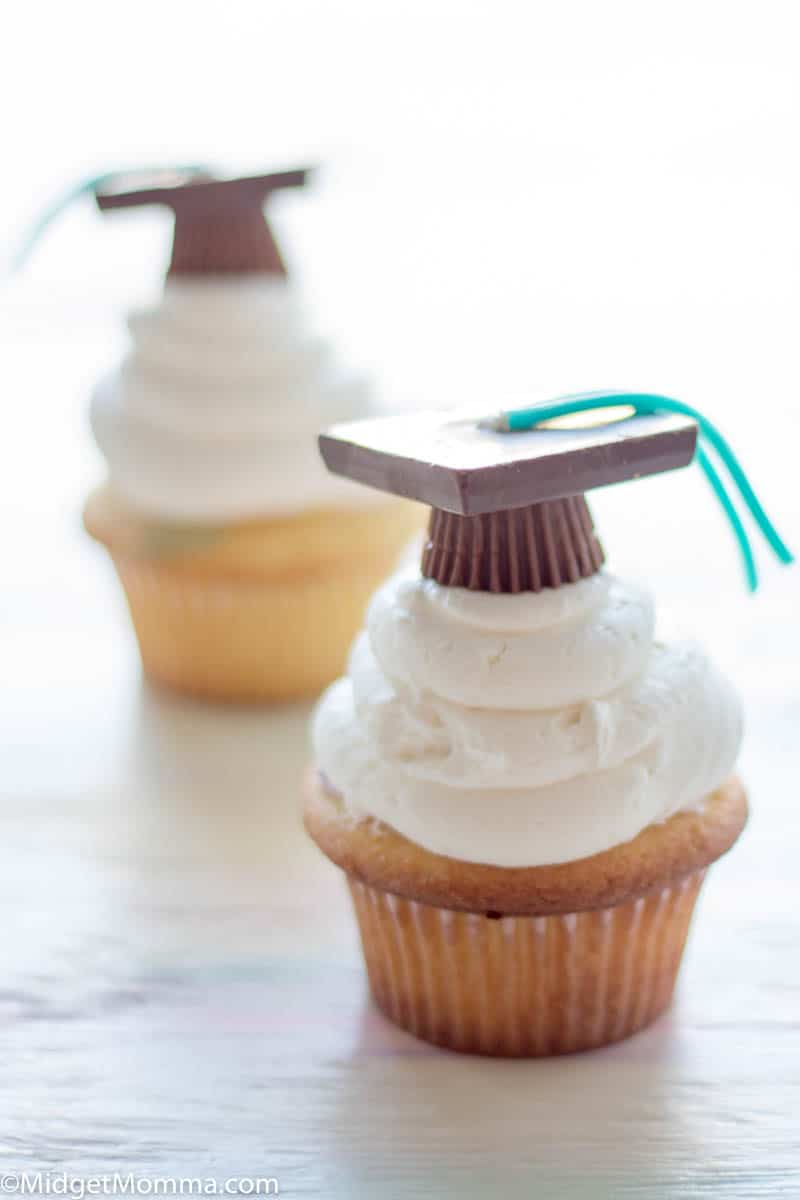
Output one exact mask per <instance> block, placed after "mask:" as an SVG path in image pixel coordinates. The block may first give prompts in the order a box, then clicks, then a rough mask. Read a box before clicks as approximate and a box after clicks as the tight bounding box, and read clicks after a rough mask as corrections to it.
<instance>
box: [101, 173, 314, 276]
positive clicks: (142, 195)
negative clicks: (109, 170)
mask: <svg viewBox="0 0 800 1200" xmlns="http://www.w3.org/2000/svg"><path fill="white" fill-rule="evenodd" d="M308 176H309V171H308V170H305V169H302V170H296V171H280V172H278V173H277V174H272V175H251V176H247V177H245V178H240V179H217V178H215V177H214V176H212V175H210V174H209V173H207V172H201V171H186V172H180V171H178V172H175V171H166V172H159V173H155V174H153V175H152V177H151V178H149V179H146V181H145V182H146V186H141V182H142V181H141V176H140V175H139V174H138V173H136V174H134V175H133V176H125V175H120V176H118V177H113V176H111V177H106V178H105V179H104V180H103V181H102V185H101V186H100V187H98V188H97V189H96V190H95V198H96V200H97V204H98V207H99V208H100V209H102V210H103V211H106V210H107V209H114V208H131V207H136V206H139V205H143V204H163V205H166V206H167V207H168V208H171V209H172V211H173V213H174V214H175V233H174V236H173V242H172V261H171V263H170V267H169V274H170V275H223V274H243V273H247V272H258V271H260V272H264V273H266V274H270V275H285V274H286V267H285V265H284V262H283V259H282V258H281V254H280V250H279V249H278V245H277V243H276V241H275V238H274V236H273V234H272V230H271V229H270V227H269V224H268V222H267V220H266V217H265V216H264V205H265V204H266V202H267V200H268V199H269V197H270V196H271V195H272V193H273V192H275V191H277V190H278V189H280V188H285V187H302V186H303V184H304V183H305V182H306V180H307V178H308ZM133 183H135V184H136V187H135V190H129V188H130V185H131V184H133Z"/></svg>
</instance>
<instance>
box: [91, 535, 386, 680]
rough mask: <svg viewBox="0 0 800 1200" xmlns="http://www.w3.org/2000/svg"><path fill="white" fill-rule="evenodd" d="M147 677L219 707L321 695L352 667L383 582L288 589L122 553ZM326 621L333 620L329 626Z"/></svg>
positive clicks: (338, 581) (118, 559) (338, 580)
mask: <svg viewBox="0 0 800 1200" xmlns="http://www.w3.org/2000/svg"><path fill="white" fill-rule="evenodd" d="M114 563H115V566H116V568H117V571H118V573H119V577H120V580H121V582H122V586H123V588H124V590H125V594H126V596H127V600H128V607H129V609H130V612H131V618H132V620H133V625H134V629H135V631H136V637H137V640H138V642H139V649H140V652H141V656H142V665H143V667H144V670H145V672H146V673H147V674H148V675H149V676H150V677H151V678H152V679H154V680H155V681H156V682H159V683H163V684H166V685H167V686H169V687H173V688H176V689H177V690H179V691H183V692H186V693H188V694H191V695H195V696H201V697H207V698H210V699H218V700H234V701H263V700H279V699H288V698H292V697H297V696H305V695H313V694H315V693H316V692H318V691H319V690H320V689H321V688H322V687H324V686H325V685H326V684H327V683H330V682H331V680H333V679H335V678H336V677H337V675H339V674H340V673H341V671H342V670H343V669H344V665H345V661H346V656H347V650H348V647H349V645H350V643H351V641H352V639H353V637H355V634H356V632H357V630H358V628H359V625H360V623H361V619H362V616H363V610H364V607H365V605H366V601H367V598H368V596H369V593H370V592H371V590H372V589H373V588H374V587H375V586H376V584H377V582H378V579H379V575H380V570H379V568H378V567H377V566H376V569H375V573H374V578H373V577H372V576H371V575H370V576H369V577H365V576H358V577H350V576H346V575H345V574H343V573H341V572H339V573H337V572H332V573H331V574H330V575H328V576H325V577H324V578H314V579H307V580H303V581H300V582H296V583H292V582H288V583H285V584H283V585H282V584H281V583H280V582H278V581H270V580H264V581H261V580H258V579H255V580H251V581H236V582H233V581H230V580H225V579H224V578H212V577H209V576H203V575H200V574H197V575H194V576H191V577H188V576H184V575H178V574H176V573H174V572H172V571H170V570H169V568H166V567H161V566H159V565H157V564H153V563H152V562H151V561H147V560H139V559H134V558H127V557H122V556H118V555H116V556H114ZM323 618H324V619H323Z"/></svg>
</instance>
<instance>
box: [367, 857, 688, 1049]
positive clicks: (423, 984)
mask: <svg viewBox="0 0 800 1200" xmlns="http://www.w3.org/2000/svg"><path fill="white" fill-rule="evenodd" d="M703 875H704V872H703V871H696V872H694V873H693V874H691V875H688V876H686V878H685V879H682V880H681V881H680V883H677V884H674V885H672V886H669V887H664V888H660V889H659V890H658V891H657V892H651V893H649V895H647V896H638V897H637V898H636V899H635V900H630V901H628V902H627V903H626V904H619V905H616V906H615V907H613V908H603V909H599V910H597V911H595V912H579V913H563V914H558V915H556V916H548V917H526V916H521V917H496V918H491V917H487V916H486V915H485V914H484V913H465V912H454V911H453V910H452V909H446V908H433V907H431V906H430V905H427V904H417V903H416V902H415V901H413V900H404V899H403V898H402V897H400V896H393V895H391V894H390V893H389V892H381V891H378V890H377V889H376V888H370V887H367V886H366V885H365V884H363V883H359V882H358V880H353V879H351V880H349V881H348V882H349V885H350V892H351V895H352V897H353V904H354V905H355V911H356V916H357V919H358V924H359V929H360V931H361V940H362V944H363V947H364V957H365V959H366V965H367V974H368V976H369V983H370V988H371V990H372V994H373V996H374V998H375V1001H376V1003H377V1005H378V1007H379V1008H380V1009H381V1010H382V1011H383V1012H384V1013H385V1014H386V1016H387V1017H389V1018H390V1019H391V1020H392V1021H394V1022H395V1024H396V1025H399V1026H400V1027H401V1028H403V1029H407V1030H408V1032H409V1033H413V1034H414V1035H415V1036H416V1037H419V1038H423V1039H424V1040H425V1041H428V1042H434V1043H435V1044H436V1045H437V1046H445V1047H446V1048H447V1049H449V1050H460V1051H462V1052H465V1053H468V1054H492V1055H502V1056H507V1057H516V1058H522V1057H525V1058H528V1057H540V1056H544V1055H551V1054H571V1053H573V1052H574V1051H577V1050H591V1049H593V1048H595V1047H598V1046H605V1045H608V1044H609V1043H611V1042H616V1041H620V1040H621V1039H622V1038H626V1037H630V1035H631V1034H633V1033H636V1032H637V1031H638V1030H639V1029H642V1028H644V1026H645V1025H648V1024H649V1023H650V1022H651V1021H653V1020H655V1018H656V1017H657V1016H658V1015H659V1014H660V1013H662V1012H663V1011H664V1009H665V1008H666V1007H667V1006H668V1005H669V1002H670V999H671V997H672V991H673V988H674V986H675V980H676V977H677V974H678V967H679V966H680V961H681V955H682V953H683V947H684V943H685V941H686V935H687V933H688V930H689V922H690V920H691V916H692V910H693V908H694V903H695V899H696V898H697V893H698V891H699V889H700V884H701V883H702V881H703Z"/></svg>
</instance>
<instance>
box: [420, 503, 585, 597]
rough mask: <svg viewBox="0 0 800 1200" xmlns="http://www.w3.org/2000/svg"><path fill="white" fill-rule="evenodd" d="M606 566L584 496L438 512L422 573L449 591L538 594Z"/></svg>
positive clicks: (574, 580)
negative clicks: (473, 512)
mask: <svg viewBox="0 0 800 1200" xmlns="http://www.w3.org/2000/svg"><path fill="white" fill-rule="evenodd" d="M602 565H603V550H602V547H601V545H600V542H599V541H598V539H597V535H596V534H595V532H594V525H593V523H592V515H591V513H590V511H589V507H588V505H587V503H586V500H585V499H584V497H583V496H567V497H565V498H564V499H562V500H546V501H543V502H542V503H539V504H531V505H528V506H526V507H524V508H513V509H507V510H503V511H501V512H492V513H484V514H482V515H479V516H474V517H464V516H460V515H459V514H457V513H450V512H444V511H443V510H441V509H436V508H435V509H433V511H432V513H431V518H430V524H429V527H428V540H427V544H426V546H425V549H424V551H423V556H422V573H423V575H425V576H427V577H428V578H429V579H435V580H437V582H438V583H441V584H444V585H445V586H447V587H466V588H470V589H471V590H473V591H483V592H512V593H513V592H525V591H531V592H539V591H541V590H542V588H546V587H560V586H561V585H562V584H565V583H576V582H577V581H578V580H579V579H584V578H586V577H587V576H589V575H594V574H595V572H596V571H599V569H600V567H601V566H602Z"/></svg>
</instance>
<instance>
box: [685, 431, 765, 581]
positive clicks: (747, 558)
mask: <svg viewBox="0 0 800 1200" xmlns="http://www.w3.org/2000/svg"><path fill="white" fill-rule="evenodd" d="M695 457H696V459H697V461H698V463H699V464H700V466H701V468H702V470H703V473H704V474H705V477H706V479H707V480H708V482H709V483H710V484H711V487H712V489H713V491H714V494H715V495H716V497H717V499H718V500H719V502H720V504H721V505H722V508H723V511H724V512H725V514H726V515H727V517H728V520H729V521H730V523H731V528H732V529H733V532H734V536H735V537H736V540H737V542H738V543H739V550H740V552H741V555H742V563H743V564H744V573H745V576H746V578H747V587H748V589H749V591H751V592H754V591H756V589H757V588H758V572H757V571H756V564H755V559H754V558H753V550H752V547H751V545H750V539H749V538H748V536H747V530H746V529H745V527H744V525H743V524H742V519H741V517H740V516H739V514H738V512H737V511H736V508H735V507H734V504H733V501H732V500H731V498H730V496H729V495H728V493H727V491H726V489H725V484H724V483H723V482H722V479H721V478H720V476H719V473H718V471H717V468H716V467H715V466H714V464H713V463H712V461H711V459H710V458H709V457H708V455H707V454H706V452H705V450H704V449H703V447H702V446H700V445H698V447H697V452H696V454H695Z"/></svg>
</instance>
